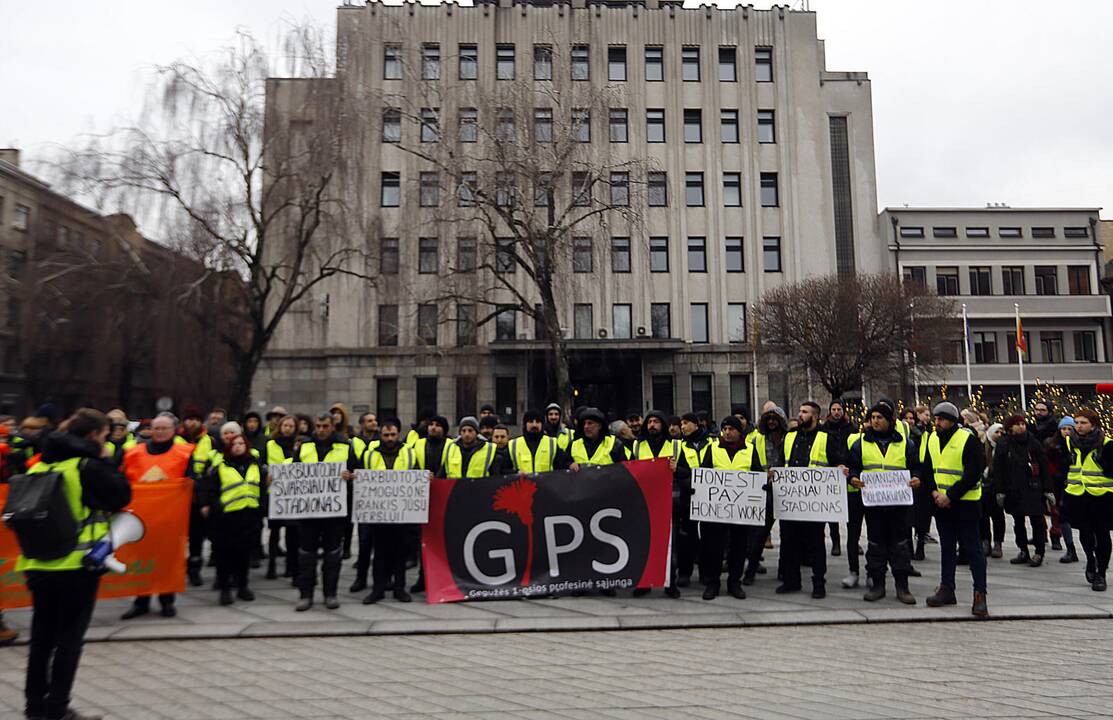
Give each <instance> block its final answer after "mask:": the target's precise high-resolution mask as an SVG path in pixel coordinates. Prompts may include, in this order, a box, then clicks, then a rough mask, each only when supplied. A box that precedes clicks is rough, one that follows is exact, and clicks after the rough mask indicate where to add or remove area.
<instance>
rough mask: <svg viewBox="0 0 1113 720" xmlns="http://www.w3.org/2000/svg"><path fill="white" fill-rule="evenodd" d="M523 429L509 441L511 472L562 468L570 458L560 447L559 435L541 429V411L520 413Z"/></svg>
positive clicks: (535, 471) (565, 466)
mask: <svg viewBox="0 0 1113 720" xmlns="http://www.w3.org/2000/svg"><path fill="white" fill-rule="evenodd" d="M522 427H523V428H525V431H524V432H523V433H522V435H521V436H520V437H516V438H514V439H513V440H511V441H510V446H509V448H508V451H509V452H508V457H509V459H510V467H511V470H512V471H513V472H522V473H542V472H551V471H553V470H563V469H566V468H567V467H568V466H569V465H571V464H572V458H571V456H569V455H568V453H567V452H566V451H565V450H564V448H562V447H561V444H560V437H559V436H553V435H547V434H545V433H544V432H543V431H542V427H543V426H542V422H541V413H540V412H538V411H537V410H526V411H525V413H524V414H523V415H522Z"/></svg>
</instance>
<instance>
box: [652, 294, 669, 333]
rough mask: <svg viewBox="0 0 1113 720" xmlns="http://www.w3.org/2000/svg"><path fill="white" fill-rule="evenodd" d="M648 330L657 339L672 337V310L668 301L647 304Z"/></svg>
mask: <svg viewBox="0 0 1113 720" xmlns="http://www.w3.org/2000/svg"><path fill="white" fill-rule="evenodd" d="M649 331H650V334H652V335H653V337H654V338H656V339H657V340H665V339H668V338H671V337H672V312H671V309H670V306H669V304H668V303H652V304H651V305H650V306H649Z"/></svg>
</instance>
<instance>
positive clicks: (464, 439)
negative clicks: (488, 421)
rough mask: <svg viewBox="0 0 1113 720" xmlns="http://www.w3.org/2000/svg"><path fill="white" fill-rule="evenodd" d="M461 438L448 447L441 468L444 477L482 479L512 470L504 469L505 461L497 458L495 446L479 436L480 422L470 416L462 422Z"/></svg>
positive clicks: (458, 430)
mask: <svg viewBox="0 0 1113 720" xmlns="http://www.w3.org/2000/svg"><path fill="white" fill-rule="evenodd" d="M457 432H458V433H459V437H458V438H456V441H455V442H454V443H452V444H451V445H450V446H449V447H448V456H447V459H446V462H445V464H444V466H443V467H442V468H441V473H442V475H441V476H442V477H447V478H482V477H489V476H492V475H503V474H505V473H506V472H509V471H510V468H507V467H503V462H504V459H503V458H501V457H497V456H496V453H495V449H496V448H495V444H494V443H490V442H487V441H486V440H484V439H483V437H482V436H481V435H480V434H479V420H478V419H476V418H475V417H472V416H470V415H469V416H468V417H466V418H463V419H462V420H460V426H459V428H458V429H457Z"/></svg>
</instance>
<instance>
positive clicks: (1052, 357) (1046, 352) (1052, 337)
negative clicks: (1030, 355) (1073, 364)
mask: <svg viewBox="0 0 1113 720" xmlns="http://www.w3.org/2000/svg"><path fill="white" fill-rule="evenodd" d="M1040 352H1041V353H1043V361H1044V362H1045V363H1049V364H1057V363H1061V362H1063V333H1062V331H1059V330H1056V331H1055V332H1049V331H1046V330H1045V331H1043V332H1041V333H1040Z"/></svg>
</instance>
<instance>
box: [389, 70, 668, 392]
mask: <svg viewBox="0 0 1113 720" xmlns="http://www.w3.org/2000/svg"><path fill="white" fill-rule="evenodd" d="M446 60H447V58H446ZM548 62H549V63H550V64H549V67H550V69H551V73H550V77H551V78H552V79H548V80H544V79H543V80H542V81H537V80H534V79H522V78H519V79H511V78H506V79H500V80H498V81H497V82H495V83H493V84H491V83H487V84H484V83H479V84H478V86H477V84H476V83H457V82H453V81H451V80H447V79H445V80H442V79H441V73H440V72H439V67H438V68H437V70H436V71H435V72H431V71H430V68H429V67H428V66H426V65H423V66H422V67H421V68H420V69H418V68H408V67H407V68H406V72H407V73H408V77H407V80H406V83H405V87H406V88H407V89H406V91H405V92H403V93H389V92H384V93H382V94H381V95H380V96H378V97H375V98H374V99H373V105H374V106H375V108H376V112H377V113H381V118H376V120H380V119H381V123H382V124H381V125H379V124H378V123H376V124H375V127H376V129H378V128H381V129H382V133H383V137H382V140H383V142H384V143H391V144H393V145H395V146H396V147H397V148H398V149H399V150H401V151H402V152H403V153H405V154H408V155H410V156H412V157H413V158H415V159H416V160H417V163H416V164H417V165H419V166H420V167H421V170H422V171H421V172H419V173H418V174H417V176H416V178H414V181H415V182H416V184H417V186H418V187H417V188H416V191H417V192H416V194H417V196H418V197H419V198H420V204H421V205H423V206H426V207H427V208H428V209H427V210H425V211H424V213H423V217H424V219H423V220H417V221H416V222H418V223H424V224H426V225H427V226H429V227H430V228H432V231H433V232H437V230H438V229H440V230H444V229H448V228H451V229H452V234H453V235H455V236H457V237H460V238H465V239H464V240H463V242H465V243H469V244H468V245H467V246H466V247H464V248H462V249H460V248H458V250H459V252H458V254H457V257H456V259H455V261H453V262H450V263H449V264H448V266H447V267H441V268H439V273H440V277H439V278H438V280H439V282H438V290H437V291H436V293H435V297H432V298H426V300H433V301H436V302H438V303H440V304H446V305H448V306H450V307H452V308H454V310H453V311H452V312H451V313H450V316H449V317H448V318H447V319H448V321H449V322H454V323H461V324H463V325H465V326H467V325H474V326H481V325H483V324H485V323H488V322H492V321H495V322H496V323H497V322H498V320H499V318H500V317H501V318H504V319H506V318H509V317H510V316H511V315H516V316H519V317H524V318H528V319H530V320H532V321H533V323H534V326H535V327H536V328H538V335H539V337H538V339H544V341H545V342H546V360H547V367H548V375H549V384H550V391H551V392H552V393H553V394H554V395H555V396H556V398H557V399H558V401H559V402H560V403H561V404H562V405H563V406H564V407H565V408H567V407H568V406H569V405H570V402H571V383H570V379H569V359H568V347H567V335H568V325H569V322H568V320H569V319H568V318H567V317H565V315H564V311H563V306H564V304H563V303H562V300H563V298H564V297H565V296H566V294H567V293H569V292H570V291H571V290H572V288H573V285H572V280H571V278H572V272H573V265H574V263H577V262H581V260H583V259H584V257H585V256H584V254H585V253H588V254H591V253H592V252H593V251H592V248H591V247H587V248H585V247H583V246H580V247H577V246H576V243H577V238H581V237H587V238H590V237H593V236H594V237H608V236H610V235H611V234H616V235H620V236H627V237H631V238H638V237H642V235H643V233H640V232H638V228H640V227H641V223H642V220H641V213H640V212H638V211H637V210H636V208H638V207H642V206H643V205H642V203H644V202H645V200H644V189H645V187H646V169H647V168H648V167H649V163H648V162H647V161H646V160H645V159H643V158H635V157H631V156H630V154H629V153H628V152H627V150H626V148H628V147H629V146H628V145H626V144H624V142H625V138H622V137H613V138H611V139H612V140H616V141H618V142H615V143H613V144H612V143H606V142H603V143H600V142H599V140H600V137H599V135H600V134H604V137H605V134H606V133H613V134H616V135H620V134H623V133H628V132H629V127H630V126H629V120H628V118H627V117H626V115H625V113H626V110H625V109H621V110H619V109H618V108H621V107H623V106H624V105H625V103H624V102H623V101H622V100H621V96H620V94H619V92H618V91H617V90H616V89H614V88H611V87H607V86H602V87H601V86H598V85H593V84H591V83H587V82H568V81H562V80H561V79H560V78H568V77H569V72H568V69H567V68H564V70H563V71H560V70H559V69H556V68H553V66H552V63H553V62H555V61H554V60H553V58H549V60H548ZM612 113H613V115H612ZM404 126H408V127H410V128H416V130H415V131H413V132H403V131H402V128H403V127H404ZM449 128H450V129H449ZM593 135H594V137H593ZM591 140H594V141H595V142H594V143H592V142H591ZM639 201H640V202H639ZM472 240H474V250H473V248H472V246H471V245H470V243H471V241H472ZM581 242H582V241H581Z"/></svg>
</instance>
